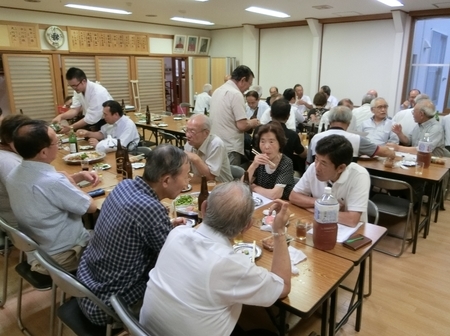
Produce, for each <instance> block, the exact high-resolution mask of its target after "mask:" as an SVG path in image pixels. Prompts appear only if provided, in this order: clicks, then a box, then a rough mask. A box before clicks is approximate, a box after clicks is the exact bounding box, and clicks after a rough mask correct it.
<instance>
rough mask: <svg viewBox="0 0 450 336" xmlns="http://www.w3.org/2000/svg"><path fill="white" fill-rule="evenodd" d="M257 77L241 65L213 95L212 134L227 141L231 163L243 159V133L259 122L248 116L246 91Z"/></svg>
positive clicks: (234, 163)
mask: <svg viewBox="0 0 450 336" xmlns="http://www.w3.org/2000/svg"><path fill="white" fill-rule="evenodd" d="M254 77H255V75H254V74H253V72H252V70H251V69H250V68H249V67H247V66H245V65H240V66H238V67H237V68H236V69H234V71H233V73H232V74H231V78H230V79H229V80H228V81H226V82H225V83H224V84H222V85H221V86H220V87H219V88H218V89H217V90H215V91H214V93H213V95H212V98H211V109H210V112H209V115H210V117H211V122H212V128H211V133H213V134H215V135H217V136H218V137H219V138H221V139H222V141H223V142H224V144H225V147H226V148H227V152H228V158H229V159H230V164H232V165H240V164H241V162H242V161H244V160H243V158H244V132H245V131H248V130H250V129H253V128H255V127H257V126H258V125H259V124H260V122H259V120H258V119H252V120H249V119H247V115H246V113H245V101H244V96H243V93H244V92H245V91H247V90H248V88H249V87H250V86H251V85H252V83H253V78H254Z"/></svg>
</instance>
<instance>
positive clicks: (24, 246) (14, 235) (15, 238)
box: [0, 217, 39, 252]
mask: <svg viewBox="0 0 450 336" xmlns="http://www.w3.org/2000/svg"><path fill="white" fill-rule="evenodd" d="M0 228H1V229H3V230H4V231H5V232H6V234H7V235H8V237H9V239H10V240H11V241H12V243H13V245H14V246H15V247H17V248H18V249H19V250H21V251H23V252H31V251H34V250H36V249H37V248H38V247H39V246H38V244H37V243H36V242H35V241H34V240H33V239H31V238H30V237H28V236H27V235H26V234H25V233H23V232H22V231H19V230H18V229H16V228H13V227H12V226H10V225H9V224H8V223H7V222H6V221H5V220H4V219H3V218H1V217H0Z"/></svg>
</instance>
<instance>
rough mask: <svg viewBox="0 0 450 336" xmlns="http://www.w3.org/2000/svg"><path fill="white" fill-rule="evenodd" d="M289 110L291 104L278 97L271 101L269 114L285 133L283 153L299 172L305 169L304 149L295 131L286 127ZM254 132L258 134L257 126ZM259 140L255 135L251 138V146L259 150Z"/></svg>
mask: <svg viewBox="0 0 450 336" xmlns="http://www.w3.org/2000/svg"><path fill="white" fill-rule="evenodd" d="M290 112H291V104H290V103H289V102H288V101H287V100H286V99H278V100H276V101H274V102H273V103H272V106H271V110H270V116H271V117H272V122H273V121H278V122H279V123H280V124H281V127H282V128H283V130H284V134H285V135H286V139H287V142H286V146H284V150H283V154H285V155H286V156H287V157H288V158H290V159H291V160H292V162H293V164H294V170H296V171H298V172H300V173H301V174H302V173H303V172H304V170H305V158H306V151H305V148H304V147H303V146H302V144H301V142H300V138H299V136H298V134H297V133H296V132H294V131H293V130H291V129H289V128H287V127H286V121H287V120H288V119H289V115H290ZM254 134H258V128H257V129H255V132H254ZM258 143H259V140H258V139H257V137H256V136H255V137H254V138H253V148H256V150H257V151H258V152H259V151H260V150H259V147H258Z"/></svg>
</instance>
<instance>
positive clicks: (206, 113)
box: [204, 107, 209, 116]
mask: <svg viewBox="0 0 450 336" xmlns="http://www.w3.org/2000/svg"><path fill="white" fill-rule="evenodd" d="M204 114H205V116H207V115H208V114H209V113H208V110H207V109H206V107H205V112H204Z"/></svg>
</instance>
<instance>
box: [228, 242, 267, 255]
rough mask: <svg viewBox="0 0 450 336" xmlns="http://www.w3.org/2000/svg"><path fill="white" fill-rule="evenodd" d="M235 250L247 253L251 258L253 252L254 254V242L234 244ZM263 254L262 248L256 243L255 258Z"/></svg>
mask: <svg viewBox="0 0 450 336" xmlns="http://www.w3.org/2000/svg"><path fill="white" fill-rule="evenodd" d="M233 250H234V252H235V253H241V254H244V255H247V256H248V257H249V258H250V259H251V258H252V254H253V244H251V243H239V244H234V245H233ZM261 254H262V250H261V248H260V247H259V246H258V245H256V246H255V259H256V258H259V257H261Z"/></svg>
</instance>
